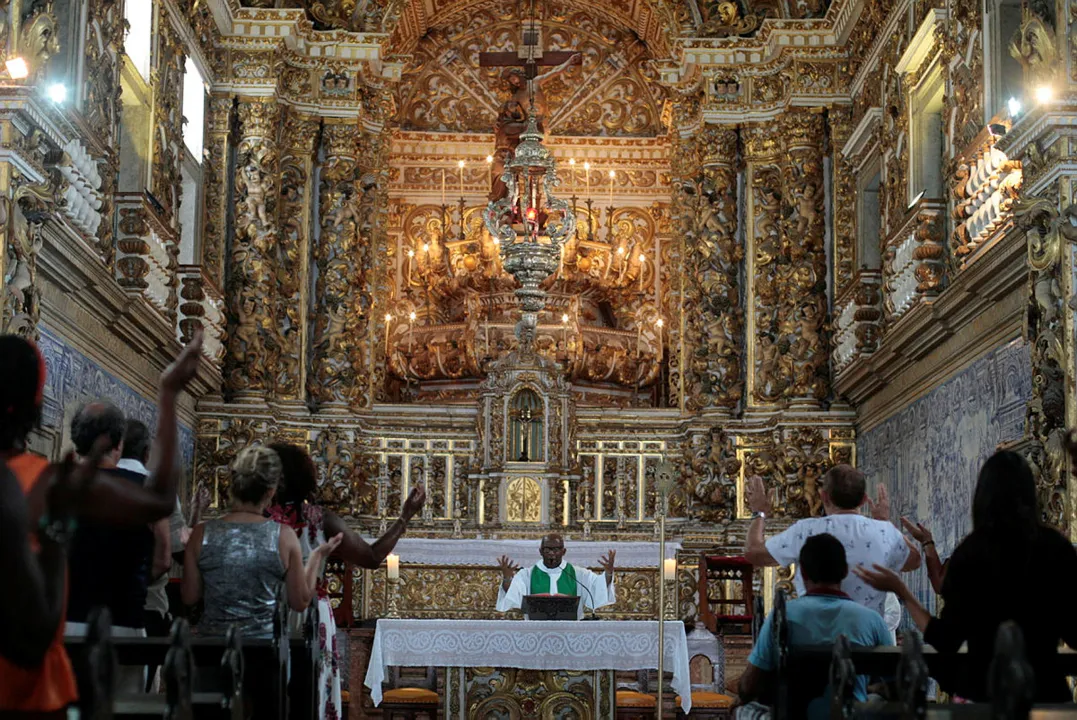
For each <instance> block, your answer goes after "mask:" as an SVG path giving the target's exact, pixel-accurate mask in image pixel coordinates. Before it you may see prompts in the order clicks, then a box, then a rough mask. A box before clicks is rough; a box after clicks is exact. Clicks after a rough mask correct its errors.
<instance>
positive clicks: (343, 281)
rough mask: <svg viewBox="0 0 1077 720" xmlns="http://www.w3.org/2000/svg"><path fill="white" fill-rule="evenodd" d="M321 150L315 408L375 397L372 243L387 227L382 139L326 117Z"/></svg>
mask: <svg viewBox="0 0 1077 720" xmlns="http://www.w3.org/2000/svg"><path fill="white" fill-rule="evenodd" d="M322 154H323V156H324V157H325V158H326V160H325V164H324V165H323V166H322V171H321V181H320V188H319V197H320V203H319V208H318V215H319V218H320V224H321V237H320V239H319V241H318V243H317V245H316V247H315V249H314V262H315V264H316V266H317V282H316V283H315V287H314V302H315V310H314V333H313V346H312V348H311V368H310V373H309V375H308V377H307V392H308V395H309V397H310V400H311V402H312V403H313V404H314V405H315V406H334V405H335V406H338V407H341V408H343V407H349V406H350V407H365V406H367V405H368V404H369V403H370V400H371V393H370V389H371V385H370V379H371V372H370V365H369V363H368V362H367V356H368V354H369V353H370V351H371V345H370V343H369V342H368V337H367V332H368V329H369V316H370V313H371V301H370V288H369V287H368V285H369V282H370V279H371V278H370V262H371V247H372V242H373V239H374V236H375V235H376V233H378V232H383V231H384V222H383V221H382V218H381V216H382V214H383V210H384V207H385V192H384V185H385V183H384V173H383V167H384V162H383V160H384V149H383V143H382V141H381V138H380V137H378V136H375V135H371V134H369V133H366V132H364V130H363V128H362V127H360V126H359V125H357V124H356V123H355V122H354V121H352V122H334V121H327V122H326V124H325V126H324V128H323V131H322Z"/></svg>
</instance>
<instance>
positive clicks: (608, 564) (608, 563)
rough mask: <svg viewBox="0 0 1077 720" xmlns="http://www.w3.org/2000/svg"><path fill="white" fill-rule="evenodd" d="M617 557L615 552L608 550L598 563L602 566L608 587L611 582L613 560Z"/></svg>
mask: <svg viewBox="0 0 1077 720" xmlns="http://www.w3.org/2000/svg"><path fill="white" fill-rule="evenodd" d="M615 557H617V551H616V550H610V551H609V552H608V553H606V554H605V555H604V556H603V557H601V558H600V559H599V561H598V564H599V565H601V566H602V569H603V571H605V572H604V574H605V576H606V584H607V585H609V584H610V583H612V582H613V559H614V558H615Z"/></svg>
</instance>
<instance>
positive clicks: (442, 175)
mask: <svg viewBox="0 0 1077 720" xmlns="http://www.w3.org/2000/svg"><path fill="white" fill-rule="evenodd" d="M441 204H442V205H444V204H445V168H441Z"/></svg>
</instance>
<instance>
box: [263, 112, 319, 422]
mask: <svg viewBox="0 0 1077 720" xmlns="http://www.w3.org/2000/svg"><path fill="white" fill-rule="evenodd" d="M320 125H321V122H320V120H319V119H318V118H316V117H313V116H311V115H307V114H305V113H301V112H297V111H295V110H293V109H289V110H288V112H287V114H286V115H285V117H284V121H283V127H282V128H281V150H280V152H281V160H280V177H281V186H280V200H279V201H278V203H277V218H278V219H277V227H278V228H280V242H279V243H277V245H276V246H275V247H273V248H271V249H270V251H271V252H272V263H273V267H274V268H275V274H274V275H275V287H274V295H273V313H272V316H271V317H272V323H271V325H270V327H269V339H268V343H267V348H266V349H267V362H266V367H267V368H270V369H271V373H272V375H271V376H270V377H269V378H267V382H268V389H269V391H270V395H271V397H272V398H273V399H274V400H277V401H292V402H297V403H298V402H302V400H303V397H302V390H303V387H304V380H305V378H304V372H303V368H304V365H305V358H304V350H305V347H304V345H305V343H304V338H305V337H306V334H307V312H306V308H307V307H308V302H309V297H308V291H309V287H310V282H309V280H308V277H309V271H310V268H309V264H310V262H309V258H310V234H311V233H310V230H311V228H310V211H309V208H310V207H311V203H312V202H313V195H314V187H313V185H312V183H311V179H312V177H313V170H314V150H315V148H316V147H317V141H318V128H319V127H320Z"/></svg>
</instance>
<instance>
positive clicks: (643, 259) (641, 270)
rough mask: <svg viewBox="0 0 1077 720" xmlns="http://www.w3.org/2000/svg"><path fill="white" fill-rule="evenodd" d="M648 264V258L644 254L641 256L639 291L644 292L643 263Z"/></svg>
mask: <svg viewBox="0 0 1077 720" xmlns="http://www.w3.org/2000/svg"><path fill="white" fill-rule="evenodd" d="M645 262H647V257H646V256H645V255H644V254H643V253H640V254H639V291H640V292H643V267H644V266H643V263H645Z"/></svg>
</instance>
